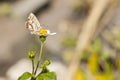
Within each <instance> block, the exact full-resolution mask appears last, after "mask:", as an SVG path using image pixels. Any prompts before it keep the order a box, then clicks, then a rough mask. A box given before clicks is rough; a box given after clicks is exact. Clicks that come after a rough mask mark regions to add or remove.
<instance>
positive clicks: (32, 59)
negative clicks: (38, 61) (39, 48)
mask: <svg viewBox="0 0 120 80" xmlns="http://www.w3.org/2000/svg"><path fill="white" fill-rule="evenodd" d="M34 69H35V67H34V59H32V74H34Z"/></svg>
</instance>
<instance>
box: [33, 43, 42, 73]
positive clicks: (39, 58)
mask: <svg viewBox="0 0 120 80" xmlns="http://www.w3.org/2000/svg"><path fill="white" fill-rule="evenodd" d="M43 45H44V43H43V42H41V48H40V54H39V57H38V62H37V66H36V69H35V73H34V75H36V72H37V69H38V67H39V64H40V60H41V56H42V50H43Z"/></svg>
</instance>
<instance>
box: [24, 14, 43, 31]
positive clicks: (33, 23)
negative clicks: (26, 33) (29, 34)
mask: <svg viewBox="0 0 120 80" xmlns="http://www.w3.org/2000/svg"><path fill="white" fill-rule="evenodd" d="M26 28H28V29H30V30H32V31H38V30H39V29H40V28H41V26H40V23H39V21H38V19H37V18H36V16H35V15H34V14H33V13H30V15H29V16H28V18H27V21H26Z"/></svg>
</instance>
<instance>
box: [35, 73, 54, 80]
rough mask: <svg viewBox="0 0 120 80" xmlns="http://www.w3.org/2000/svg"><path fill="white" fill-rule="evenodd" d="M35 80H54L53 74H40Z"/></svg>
mask: <svg viewBox="0 0 120 80" xmlns="http://www.w3.org/2000/svg"><path fill="white" fill-rule="evenodd" d="M36 80H56V74H55V72H48V73H42V74H40V75H38V76H37V78H36Z"/></svg>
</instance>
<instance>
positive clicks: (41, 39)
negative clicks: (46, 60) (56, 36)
mask: <svg viewBox="0 0 120 80" xmlns="http://www.w3.org/2000/svg"><path fill="white" fill-rule="evenodd" d="M46 37H47V36H43V35H42V36H40V37H39V39H40V41H41V42H45V40H46Z"/></svg>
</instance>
